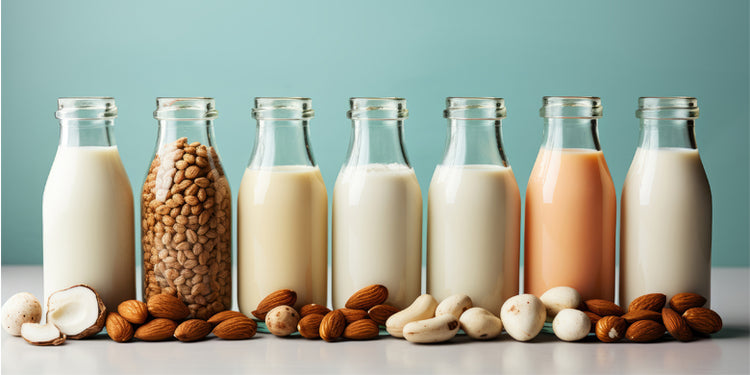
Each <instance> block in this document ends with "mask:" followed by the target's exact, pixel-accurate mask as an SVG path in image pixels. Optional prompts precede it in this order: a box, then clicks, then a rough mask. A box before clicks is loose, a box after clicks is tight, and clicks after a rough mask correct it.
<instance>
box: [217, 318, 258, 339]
mask: <svg viewBox="0 0 750 375" xmlns="http://www.w3.org/2000/svg"><path fill="white" fill-rule="evenodd" d="M257 331H258V323H256V322H255V321H254V320H252V319H250V318H248V317H239V316H238V317H234V318H229V319H227V320H225V321H223V322H221V323H219V324H218V325H217V326H216V327H214V330H213V331H212V332H213V334H214V335H216V337H218V338H220V339H224V340H245V339H249V338H251V337H253V336H255V333H256V332H257Z"/></svg>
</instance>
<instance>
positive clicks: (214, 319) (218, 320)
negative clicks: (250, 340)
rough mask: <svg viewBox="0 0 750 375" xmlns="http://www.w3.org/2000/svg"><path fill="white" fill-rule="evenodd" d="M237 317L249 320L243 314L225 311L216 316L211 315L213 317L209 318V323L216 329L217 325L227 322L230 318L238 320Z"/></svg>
mask: <svg viewBox="0 0 750 375" xmlns="http://www.w3.org/2000/svg"><path fill="white" fill-rule="evenodd" d="M237 317H240V318H247V316H245V314H243V313H241V312H239V311H230V310H224V311H221V312H217V313H216V314H214V315H211V317H210V318H208V323H209V324H211V325H213V326H214V327H215V326H216V325H217V324H219V323H221V322H223V321H225V320H227V319H229V318H237ZM248 319H250V318H248Z"/></svg>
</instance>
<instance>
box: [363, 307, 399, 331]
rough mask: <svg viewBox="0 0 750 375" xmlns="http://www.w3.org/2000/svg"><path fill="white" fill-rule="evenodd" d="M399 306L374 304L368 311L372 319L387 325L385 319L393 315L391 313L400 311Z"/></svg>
mask: <svg viewBox="0 0 750 375" xmlns="http://www.w3.org/2000/svg"><path fill="white" fill-rule="evenodd" d="M399 311H401V310H399V309H398V308H397V307H395V306H391V305H375V306H373V307H372V308H371V309H370V311H368V312H367V315H368V316H369V317H370V319H372V320H374V321H375V323H378V324H380V325H381V326H384V325H385V321H386V320H388V318H390V317H391V315H393V314H395V313H397V312H399Z"/></svg>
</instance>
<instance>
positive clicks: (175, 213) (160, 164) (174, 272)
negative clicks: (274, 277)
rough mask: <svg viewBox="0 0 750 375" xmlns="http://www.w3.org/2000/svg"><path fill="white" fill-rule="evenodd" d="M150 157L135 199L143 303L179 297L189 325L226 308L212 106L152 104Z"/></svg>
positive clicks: (208, 101) (227, 207) (226, 258)
mask: <svg viewBox="0 0 750 375" xmlns="http://www.w3.org/2000/svg"><path fill="white" fill-rule="evenodd" d="M156 105H157V108H156V111H155V112H154V118H156V119H157V120H158V122H159V134H158V138H157V141H156V151H155V153H154V158H153V161H152V162H151V165H150V167H149V170H148V175H147V176H146V181H145V182H144V184H143V191H142V194H141V245H142V249H143V298H144V299H148V298H149V297H151V296H153V295H157V294H170V295H174V296H177V297H179V298H180V299H182V301H184V302H185V303H186V304H187V305H188V307H189V308H190V314H191V316H193V317H196V318H200V319H207V318H208V317H210V316H211V315H213V314H214V313H216V312H219V311H223V310H226V309H229V308H231V303H232V276H231V269H232V259H231V254H232V235H231V228H232V211H231V207H232V205H231V202H232V199H231V192H230V189H229V182H228V181H227V178H226V176H225V174H224V169H223V168H222V166H221V162H220V160H219V154H218V152H217V150H216V147H215V144H214V139H215V136H214V127H213V120H214V118H216V116H217V111H216V108H215V103H214V99H212V98H157V99H156Z"/></svg>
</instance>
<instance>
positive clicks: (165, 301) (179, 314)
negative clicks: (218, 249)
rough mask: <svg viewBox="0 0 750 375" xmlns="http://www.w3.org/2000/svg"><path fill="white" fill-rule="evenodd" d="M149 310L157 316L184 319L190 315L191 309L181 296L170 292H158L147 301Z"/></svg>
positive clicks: (152, 314)
mask: <svg viewBox="0 0 750 375" xmlns="http://www.w3.org/2000/svg"><path fill="white" fill-rule="evenodd" d="M146 306H147V307H148V312H149V314H151V316H153V317H155V318H164V319H170V320H182V319H185V318H187V317H188V315H190V309H189V308H188V307H187V306H186V305H185V303H183V302H182V300H180V299H179V298H177V297H175V296H173V295H169V294H157V295H155V296H152V297H151V298H149V299H148V301H147V302H146Z"/></svg>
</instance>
